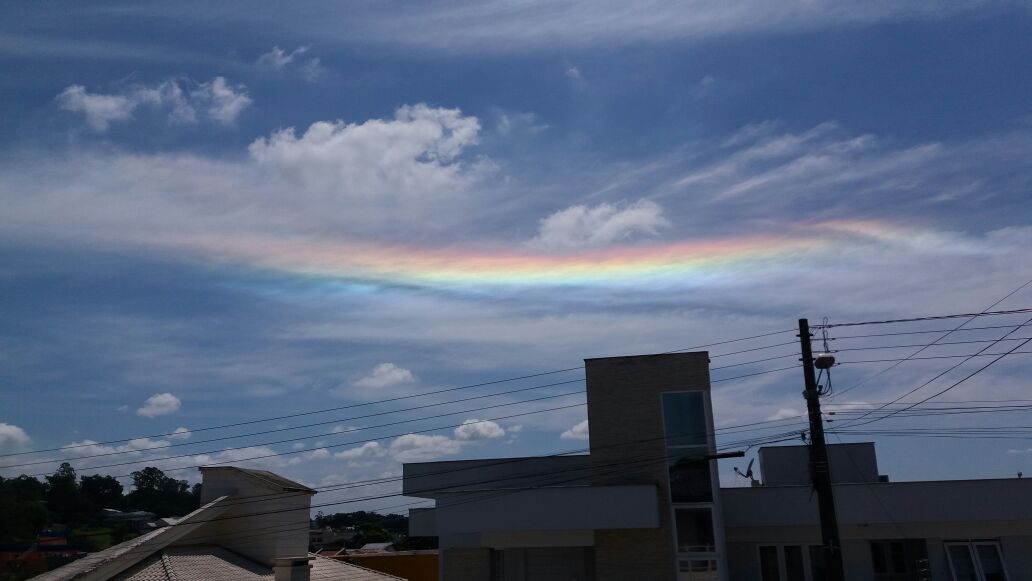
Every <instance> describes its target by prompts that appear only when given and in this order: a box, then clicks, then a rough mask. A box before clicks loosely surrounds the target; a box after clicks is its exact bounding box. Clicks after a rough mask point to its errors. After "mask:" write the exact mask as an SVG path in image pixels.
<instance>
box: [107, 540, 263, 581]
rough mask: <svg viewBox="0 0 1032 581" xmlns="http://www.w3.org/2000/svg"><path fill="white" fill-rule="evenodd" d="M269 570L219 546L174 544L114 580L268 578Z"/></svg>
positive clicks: (254, 580)
mask: <svg viewBox="0 0 1032 581" xmlns="http://www.w3.org/2000/svg"><path fill="white" fill-rule="evenodd" d="M273 578H274V575H273V573H272V569H270V568H268V567H262V566H261V565H259V564H257V563H255V562H254V561H251V560H248V559H245V558H244V557H241V556H240V555H237V554H236V553H233V552H231V551H227V550H226V549H223V548H221V547H211V546H201V547H175V548H171V549H166V550H164V551H162V552H161V553H160V554H157V555H152V556H151V557H150V558H148V559H147V560H145V561H143V562H142V563H140V564H139V565H137V566H135V567H133V568H132V569H129V570H128V571H126V572H125V573H123V574H122V575H119V576H118V577H115V579H116V580H117V581H190V580H194V579H196V580H197V581H201V580H207V581H237V580H239V581H271V580H272V579H273Z"/></svg>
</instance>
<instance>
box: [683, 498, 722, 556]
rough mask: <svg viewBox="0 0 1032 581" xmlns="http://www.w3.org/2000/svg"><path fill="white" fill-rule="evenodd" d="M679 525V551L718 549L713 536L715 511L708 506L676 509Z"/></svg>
mask: <svg viewBox="0 0 1032 581" xmlns="http://www.w3.org/2000/svg"><path fill="white" fill-rule="evenodd" d="M674 518H675V520H676V523H675V525H676V526H677V552H679V553H711V552H713V551H716V541H715V540H714V536H713V513H712V512H711V511H710V509H708V508H678V509H676V510H674Z"/></svg>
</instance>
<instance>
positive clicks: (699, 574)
mask: <svg viewBox="0 0 1032 581" xmlns="http://www.w3.org/2000/svg"><path fill="white" fill-rule="evenodd" d="M719 578H720V577H719V576H718V575H717V562H716V560H714V559H686V560H683V561H678V563H677V581H717V579H719Z"/></svg>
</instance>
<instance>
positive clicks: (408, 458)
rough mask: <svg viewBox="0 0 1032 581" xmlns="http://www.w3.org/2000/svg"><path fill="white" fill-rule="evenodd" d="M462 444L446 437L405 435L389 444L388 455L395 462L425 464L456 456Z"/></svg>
mask: <svg viewBox="0 0 1032 581" xmlns="http://www.w3.org/2000/svg"><path fill="white" fill-rule="evenodd" d="M460 450H462V444H461V443H460V442H457V441H455V440H452V439H451V438H449V437H447V436H428V435H426V434H405V435H404V436H400V437H398V438H396V439H395V440H394V441H393V442H391V446H390V450H389V451H390V455H391V458H393V459H394V460H395V461H396V462H427V461H430V460H433V459H435V458H440V457H441V456H451V455H454V454H458V453H459V451H460Z"/></svg>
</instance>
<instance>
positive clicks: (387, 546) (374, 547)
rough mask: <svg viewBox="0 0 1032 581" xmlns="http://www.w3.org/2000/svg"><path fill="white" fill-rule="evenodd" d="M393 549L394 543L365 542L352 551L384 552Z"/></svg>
mask: <svg viewBox="0 0 1032 581" xmlns="http://www.w3.org/2000/svg"><path fill="white" fill-rule="evenodd" d="M393 550H394V543H366V544H364V545H362V546H361V547H359V548H358V549H355V550H354V551H352V552H359V553H385V552H387V551H393Z"/></svg>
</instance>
